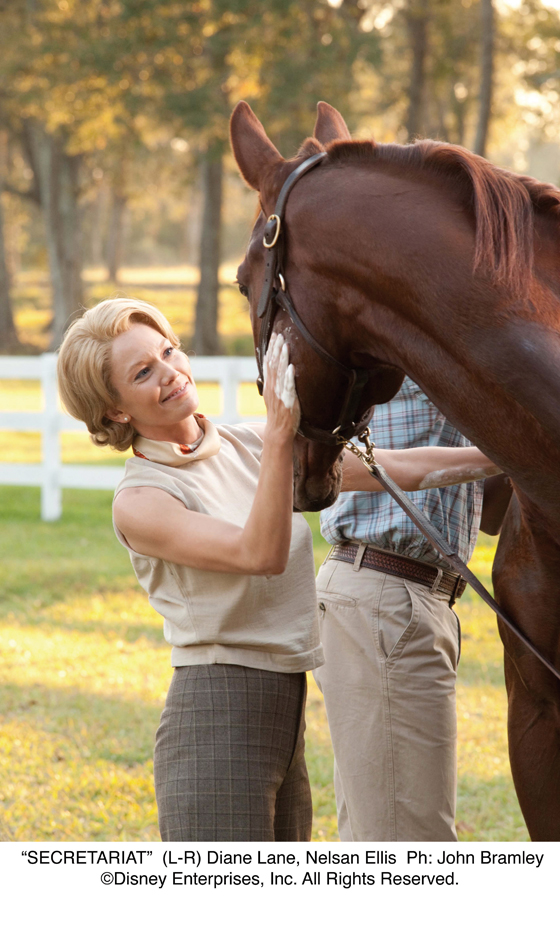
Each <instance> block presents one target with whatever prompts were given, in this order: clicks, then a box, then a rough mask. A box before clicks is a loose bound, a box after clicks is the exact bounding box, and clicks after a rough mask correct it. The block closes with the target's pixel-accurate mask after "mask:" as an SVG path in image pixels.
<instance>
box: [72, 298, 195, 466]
mask: <svg viewBox="0 0 560 926" xmlns="http://www.w3.org/2000/svg"><path fill="white" fill-rule="evenodd" d="M134 324H141V325H148V326H149V327H150V328H154V330H155V331H159V333H160V334H162V335H163V336H164V337H165V338H167V339H168V340H169V341H170V342H171V344H172V345H173V347H179V346H180V343H179V339H178V337H177V335H176V334H175V332H174V331H173V329H172V327H171V325H170V324H169V322H168V321H167V319H166V317H165V316H164V315H163V314H162V313H161V312H160V311H159V309H156V308H155V306H153V305H150V304H149V302H142V301H141V300H140V299H122V298H120V299H105V301H104V302H100V303H98V305H96V306H94V307H93V308H92V309H88V310H87V311H86V312H84V314H83V315H82V316H81V318H78V319H77V320H76V321H75V322H73V323H72V324H71V325H70V327H69V328H68V331H67V332H66V335H65V336H64V340H63V342H62V346H61V348H60V352H59V355H58V364H57V372H58V388H59V391H60V395H61V398H62V401H63V402H64V405H65V406H66V408H67V409H68V411H69V412H70V414H71V415H72V417H73V418H78V419H79V420H80V421H85V423H86V425H87V429H88V431H89V433H90V434H91V439H92V441H93V443H94V444H97V445H98V446H100V447H105V446H106V445H107V444H109V445H110V446H111V447H114V448H115V449H116V450H127V449H128V448H129V447H130V445H131V444H132V441H133V439H134V435H135V431H134V428H133V427H132V425H131V424H130V423H129V422H126V423H122V422H120V421H111V419H110V418H107V415H106V413H107V409H109V408H111V407H112V406H113V407H114V406H116V405H118V403H119V395H118V393H117V391H116V390H115V388H114V386H113V384H112V383H111V347H112V344H113V341H114V340H115V338H116V337H117V336H118V335H119V334H122V332H123V331H128V329H129V328H130V326H131V325H134Z"/></svg>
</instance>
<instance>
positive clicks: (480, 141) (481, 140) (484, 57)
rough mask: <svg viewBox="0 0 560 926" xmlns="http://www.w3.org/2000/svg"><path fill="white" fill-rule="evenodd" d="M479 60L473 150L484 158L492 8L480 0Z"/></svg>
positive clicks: (489, 1)
mask: <svg viewBox="0 0 560 926" xmlns="http://www.w3.org/2000/svg"><path fill="white" fill-rule="evenodd" d="M480 14H481V28H482V38H481V60H480V109H479V112H478V126H477V129H476V139H475V143H474V150H475V153H476V154H480V155H482V157H485V156H486V142H487V140H488V127H489V125H490V113H491V109H492V84H493V72H494V6H493V3H492V0H481V3H480Z"/></svg>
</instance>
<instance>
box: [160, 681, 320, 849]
mask: <svg viewBox="0 0 560 926" xmlns="http://www.w3.org/2000/svg"><path fill="white" fill-rule="evenodd" d="M306 690H307V682H306V676H305V673H297V674H291V673H286V672H268V671H265V670H262V669H250V668H247V667H246V666H238V665H224V664H220V665H201V666H179V667H178V668H176V669H175V671H174V674H173V680H172V682H171V687H170V689H169V693H168V696H167V701H166V705H165V708H164V711H163V713H162V716H161V722H160V725H159V728H158V731H157V734H156V746H155V753H154V774H155V787H156V798H157V803H158V813H159V827H160V832H161V838H162V840H163V841H164V842H171V841H177V842H253V841H270V842H274V841H276V842H296V841H298V842H305V841H309V839H310V838H311V820H312V805H311V789H310V786H309V779H308V776H307V767H306V765H305V757H304V748H305V742H304V730H305V720H304V710H305V698H306Z"/></svg>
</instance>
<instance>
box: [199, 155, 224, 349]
mask: <svg viewBox="0 0 560 926" xmlns="http://www.w3.org/2000/svg"><path fill="white" fill-rule="evenodd" d="M222 158H223V154H222V150H221V148H218V147H215V148H213V149H212V148H210V149H209V150H208V151H207V152H206V154H205V155H204V158H203V160H202V163H201V178H202V199H203V207H202V228H201V235H200V284H199V287H198V296H197V300H196V318H195V330H194V349H195V351H196V352H197V354H201V355H205V354H218V353H219V339H218V292H219V282H218V274H219V270H220V231H221V212H222V174H223V163H222Z"/></svg>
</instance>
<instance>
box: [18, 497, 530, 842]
mask: <svg viewBox="0 0 560 926" xmlns="http://www.w3.org/2000/svg"><path fill="white" fill-rule="evenodd" d="M110 509H111V493H109V492H99V491H78V490H67V491H65V493H64V515H63V518H62V519H61V521H59V522H57V523H54V524H46V523H42V522H41V521H40V520H39V492H38V490H36V489H24V488H6V487H1V488H0V512H1V513H0V523H1V530H0V587H1V588H2V597H1V599H0V650H1V652H2V658H1V669H0V673H1V675H0V698H1V701H0V712H1V715H2V728H1V733H0V807H1V808H2V814H1V819H2V821H3V823H2V827H3V829H2V830H1V831H0V838H3V839H11V840H20V841H21V840H68V841H69V840H108V841H112V840H154V839H157V838H158V830H157V818H156V807H155V800H154V794H153V785H152V748H153V737H154V732H155V729H156V727H157V723H158V718H159V714H160V712H161V709H162V707H163V703H164V699H165V694H166V690H167V687H168V684H169V680H170V675H171V668H170V665H169V648H168V646H167V645H166V644H165V643H164V641H163V637H162V633H161V620H160V617H159V616H158V615H157V614H156V613H155V612H154V611H152V609H151V608H150V607H149V605H148V603H147V600H146V598H145V596H144V594H143V593H142V592H141V591H140V590H139V588H138V586H137V583H136V579H135V578H134V576H133V574H132V570H131V567H130V563H129V559H128V556H127V554H126V551H125V550H124V549H123V548H122V547H120V545H119V544H118V543H117V541H116V539H115V538H114V536H113V534H112V528H111V521H110ZM308 520H309V522H310V524H311V526H312V529H313V532H314V537H315V552H316V560H317V562H320V561H321V560H322V558H323V556H324V555H325V553H326V550H327V545H326V544H325V542H324V541H323V540H322V539H320V535H319V533H318V516H317V515H310V516H309V518H308ZM492 548H493V545H492V543H491V542H490V541H489V540H488V539H486V538H485V539H484V540H483V541H482V543H481V544H480V546H479V550H478V553H477V554H476V562H475V568H476V570H477V571H478V572H479V574H481V575H482V576H483V578H484V579H485V580H486V581H488V570H489V564H490V562H491V555H492ZM459 613H460V615H461V620H462V623H463V639H464V646H463V656H462V659H461V666H460V684H459V687H458V717H459V809H458V816H457V819H458V827H459V835H460V838H461V839H462V840H474V839H480V840H485V839H488V840H515V839H520V840H521V839H527V833H526V830H525V827H524V824H523V821H522V818H521V814H520V812H519V808H518V806H517V801H516V799H515V795H514V792H513V787H512V783H511V776H510V773H509V767H508V762H507V750H506V738H505V735H506V733H505V731H506V727H505V695H504V688H503V679H502V670H501V647H500V644H499V641H498V635H497V631H496V628H495V623H494V620H493V618H492V616H491V615H490V612H488V611H487V609H486V608H485V607H483V606H482V605H478V604H474V603H473V601H472V599H470V598H468V597H466V600H465V601H464V602H461V603H460V606H459ZM307 757H308V765H309V772H310V777H311V781H312V787H313V798H314V808H315V817H314V831H313V838H314V839H318V840H334V839H336V838H337V835H336V819H335V806H334V795H333V789H332V752H331V746H330V740H329V735H328V728H327V724H326V718H325V712H324V708H323V703H322V698H321V695H320V693H319V691H318V689H317V688H316V686H315V684H314V682H313V680H312V679H311V678H310V693H309V706H308V732H307Z"/></svg>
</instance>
